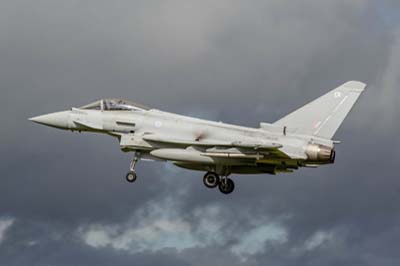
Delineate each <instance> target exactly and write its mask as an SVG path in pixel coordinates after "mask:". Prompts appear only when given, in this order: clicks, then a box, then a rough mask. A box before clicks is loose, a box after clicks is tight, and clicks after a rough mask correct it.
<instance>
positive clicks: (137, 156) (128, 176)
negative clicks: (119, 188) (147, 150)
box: [125, 152, 140, 183]
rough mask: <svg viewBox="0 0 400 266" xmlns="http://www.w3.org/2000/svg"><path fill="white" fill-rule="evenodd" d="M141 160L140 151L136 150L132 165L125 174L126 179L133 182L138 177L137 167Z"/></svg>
mask: <svg viewBox="0 0 400 266" xmlns="http://www.w3.org/2000/svg"><path fill="white" fill-rule="evenodd" d="M139 160H140V153H139V152H135V155H134V156H133V159H132V161H131V165H130V167H129V172H128V173H127V174H126V176H125V178H126V181H128V182H129V183H133V182H135V181H136V179H137V174H136V171H135V168H136V164H137V162H138V161H139Z"/></svg>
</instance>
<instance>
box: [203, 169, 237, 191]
mask: <svg viewBox="0 0 400 266" xmlns="http://www.w3.org/2000/svg"><path fill="white" fill-rule="evenodd" d="M203 183H204V185H205V186H206V187H207V188H216V187H218V189H219V191H220V192H221V193H223V194H230V193H232V192H233V190H234V189H235V183H234V182H233V180H232V179H230V178H228V177H226V176H224V177H220V176H219V175H218V174H217V173H214V172H207V173H206V174H205V175H204V178H203Z"/></svg>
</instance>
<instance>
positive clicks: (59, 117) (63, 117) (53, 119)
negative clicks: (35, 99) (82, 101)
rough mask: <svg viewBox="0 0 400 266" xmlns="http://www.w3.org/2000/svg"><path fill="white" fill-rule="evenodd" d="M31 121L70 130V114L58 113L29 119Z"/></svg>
mask: <svg viewBox="0 0 400 266" xmlns="http://www.w3.org/2000/svg"><path fill="white" fill-rule="evenodd" d="M29 120H30V121H32V122H35V123H38V124H42V125H45V126H50V127H56V128H62V129H67V128H68V120H69V112H68V111H64V112H57V113H51V114H46V115H40V116H35V117H32V118H29Z"/></svg>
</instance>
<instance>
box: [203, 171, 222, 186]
mask: <svg viewBox="0 0 400 266" xmlns="http://www.w3.org/2000/svg"><path fill="white" fill-rule="evenodd" d="M203 183H204V185H205V186H206V187H208V188H216V187H217V186H218V184H219V175H217V174H216V173H214V172H207V173H206V174H205V175H204V178H203Z"/></svg>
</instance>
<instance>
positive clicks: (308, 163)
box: [30, 81, 366, 194]
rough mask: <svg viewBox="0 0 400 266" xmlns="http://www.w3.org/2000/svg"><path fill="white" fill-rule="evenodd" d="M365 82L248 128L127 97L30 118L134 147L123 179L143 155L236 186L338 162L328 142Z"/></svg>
mask: <svg viewBox="0 0 400 266" xmlns="http://www.w3.org/2000/svg"><path fill="white" fill-rule="evenodd" d="M365 87H366V85H365V84H364V83H361V82H358V81H349V82H346V83H345V84H343V85H342V86H340V87H338V88H336V89H334V90H332V91H330V92H328V93H327V94H325V95H323V96H322V97H320V98H318V99H316V100H314V101H312V102H310V103H308V104H306V105H305V106H303V107H301V108H300V109H297V110H295V111H294V112H292V113H290V114H288V115H287V116H285V117H283V118H282V119H279V120H278V121H276V122H274V123H263V122H262V123H260V127H259V128H250V127H243V126H237V125H231V124H226V123H222V122H213V121H207V120H203V119H198V118H192V117H187V116H182V115H178V114H173V113H169V112H164V111H160V110H157V109H150V108H147V107H145V106H143V105H139V104H136V103H133V102H130V101H127V100H121V99H103V100H100V101H97V102H94V103H91V104H88V105H85V106H82V107H79V108H72V109H71V110H68V111H62V112H56V113H50V114H46V115H41V116H37V117H33V118H30V120H31V121H33V122H36V123H39V124H43V125H46V126H51V127H55V128H59V129H65V130H72V131H79V132H81V131H87V132H94V133H104V134H108V135H110V136H113V137H115V138H117V139H118V141H119V144H120V147H121V149H122V151H124V152H132V153H133V154H134V155H133V158H132V162H131V165H130V170H129V172H128V173H127V175H126V180H127V181H128V182H131V183H133V182H135V181H136V178H137V175H136V171H135V167H136V165H137V162H138V161H139V160H140V159H150V160H154V161H170V162H172V163H173V164H175V165H176V166H178V167H182V168H186V169H191V170H198V171H203V172H206V173H205V175H204V178H203V182H204V185H205V186H206V187H208V188H216V187H218V188H219V190H220V191H221V192H222V193H224V194H229V193H231V192H232V191H233V190H234V187H235V185H234V182H233V181H232V179H231V178H229V176H230V175H231V174H273V175H274V174H277V173H281V172H283V173H290V172H293V170H296V169H298V168H300V167H318V166H321V165H326V164H333V163H334V161H335V149H334V145H335V144H338V143H340V142H339V141H335V140H332V138H333V136H334V134H335V132H336V131H337V129H338V128H339V126H340V125H341V124H342V122H343V120H344V119H345V117H346V116H347V114H348V113H349V112H350V110H351V108H352V107H353V105H354V103H355V102H356V101H357V99H358V97H359V96H360V94H361V93H362V92H363V91H364V89H365Z"/></svg>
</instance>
